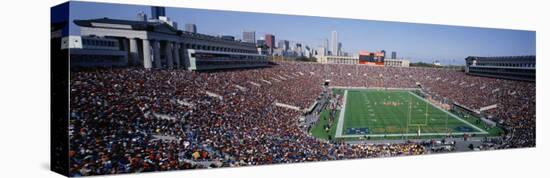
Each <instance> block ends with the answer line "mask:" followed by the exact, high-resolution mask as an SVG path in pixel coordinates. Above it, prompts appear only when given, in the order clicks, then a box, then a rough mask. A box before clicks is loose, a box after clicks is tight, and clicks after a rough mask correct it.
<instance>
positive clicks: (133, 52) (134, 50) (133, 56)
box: [128, 38, 139, 65]
mask: <svg viewBox="0 0 550 178" xmlns="http://www.w3.org/2000/svg"><path fill="white" fill-rule="evenodd" d="M129 41H130V48H129V49H128V50H129V53H130V56H129V57H130V59H129V60H130V61H131V62H130V63H131V64H132V65H137V64H139V62H138V61H139V53H138V46H137V41H136V39H135V38H130V39H129Z"/></svg>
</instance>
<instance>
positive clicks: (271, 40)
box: [265, 34, 275, 49]
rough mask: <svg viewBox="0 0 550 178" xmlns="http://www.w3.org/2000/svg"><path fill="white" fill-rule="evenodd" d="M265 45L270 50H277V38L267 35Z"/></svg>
mask: <svg viewBox="0 0 550 178" xmlns="http://www.w3.org/2000/svg"><path fill="white" fill-rule="evenodd" d="M265 45H266V46H267V47H269V48H272V49H273V48H275V36H274V35H272V34H265Z"/></svg>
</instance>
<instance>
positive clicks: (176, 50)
mask: <svg viewBox="0 0 550 178" xmlns="http://www.w3.org/2000/svg"><path fill="white" fill-rule="evenodd" d="M174 60H175V61H176V68H180V44H179V43H174Z"/></svg>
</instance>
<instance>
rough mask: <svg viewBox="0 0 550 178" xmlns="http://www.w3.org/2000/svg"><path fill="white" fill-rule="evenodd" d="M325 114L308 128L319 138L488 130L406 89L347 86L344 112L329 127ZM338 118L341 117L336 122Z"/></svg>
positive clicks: (399, 135)
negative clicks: (371, 88)
mask: <svg viewBox="0 0 550 178" xmlns="http://www.w3.org/2000/svg"><path fill="white" fill-rule="evenodd" d="M334 92H335V93H338V94H341V95H344V93H346V90H343V89H335V90H334ZM327 114H328V112H323V113H322V114H321V116H320V117H321V119H320V123H321V122H322V123H321V124H319V123H318V124H317V125H315V126H314V127H313V128H312V130H311V133H312V134H313V135H314V136H317V137H318V138H322V139H326V138H327V137H328V135H331V137H332V138H340V137H343V138H356V137H361V136H371V137H401V136H418V133H420V135H421V136H424V137H437V136H445V135H448V134H453V135H461V134H464V133H473V134H478V135H486V134H489V133H488V132H486V130H484V129H487V128H484V127H483V125H482V124H480V123H477V124H472V123H470V122H471V120H472V119H466V118H460V117H458V116H456V115H454V114H451V113H449V112H445V111H444V110H442V109H439V108H437V107H435V106H434V105H432V104H430V103H428V102H427V101H426V100H424V99H423V98H421V97H419V96H417V95H415V94H414V93H412V92H411V91H405V90H367V89H362V90H359V89H347V97H346V104H345V112H344V113H343V116H342V117H339V116H337V117H338V118H337V119H335V121H334V123H333V127H332V128H330V129H329V130H328V131H326V130H324V128H323V126H322V125H324V124H325V123H326V122H327V120H326V119H324V118H326V117H327V116H326V115H327ZM339 114H340V113H339ZM339 114H338V115H339ZM340 119H342V120H343V121H340V122H338V121H339V120H340ZM469 121H470V122H469ZM337 127H341V128H340V129H338V128H337ZM482 128H483V129H482ZM339 131H340V133H338V132H339Z"/></svg>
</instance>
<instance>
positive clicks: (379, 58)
mask: <svg viewBox="0 0 550 178" xmlns="http://www.w3.org/2000/svg"><path fill="white" fill-rule="evenodd" d="M384 57H385V56H384V53H382V52H368V51H361V52H359V64H367V65H378V66H384Z"/></svg>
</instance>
